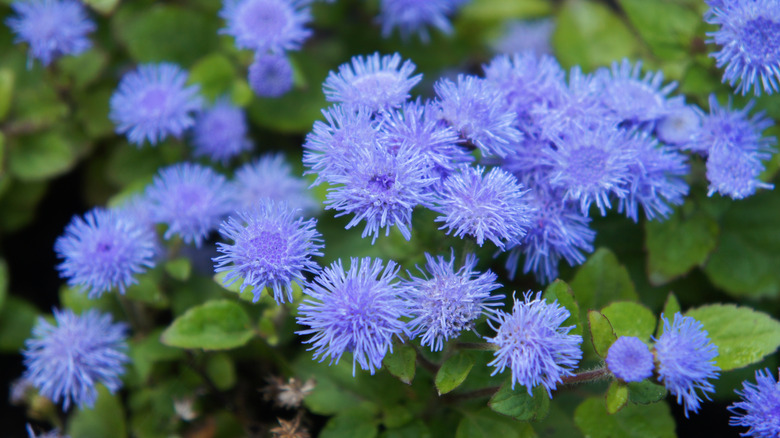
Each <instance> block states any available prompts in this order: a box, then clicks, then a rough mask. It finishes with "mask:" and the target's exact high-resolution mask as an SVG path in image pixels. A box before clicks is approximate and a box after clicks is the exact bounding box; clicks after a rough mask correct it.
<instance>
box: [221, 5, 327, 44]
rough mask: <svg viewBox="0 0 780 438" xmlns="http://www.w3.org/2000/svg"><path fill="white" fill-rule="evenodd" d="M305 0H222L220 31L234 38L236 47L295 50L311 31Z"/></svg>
mask: <svg viewBox="0 0 780 438" xmlns="http://www.w3.org/2000/svg"><path fill="white" fill-rule="evenodd" d="M308 3H309V0H224V1H223V2H222V10H220V11H219V16H220V17H222V18H223V19H224V20H225V22H226V23H227V27H226V28H224V29H222V30H220V31H219V32H220V33H222V34H226V35H230V36H232V37H233V38H235V39H236V47H238V48H239V49H250V50H255V51H257V52H273V53H283V52H284V51H286V50H298V49H300V48H301V44H303V42H304V41H305V40H306V38H308V37H309V35H311V30H309V29H307V28H306V27H305V26H306V24H307V23H308V22H309V21H311V14H310V12H309V8H308V6H307V5H308Z"/></svg>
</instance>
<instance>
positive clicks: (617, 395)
mask: <svg viewBox="0 0 780 438" xmlns="http://www.w3.org/2000/svg"><path fill="white" fill-rule="evenodd" d="M605 397H606V406H607V413H608V414H614V413H616V412H618V411H619V410H621V409H623V407H625V406H626V403H628V385H626V384H625V383H623V382H620V381H618V380H613V381H612V383H610V384H609V388H607V394H606V396H605Z"/></svg>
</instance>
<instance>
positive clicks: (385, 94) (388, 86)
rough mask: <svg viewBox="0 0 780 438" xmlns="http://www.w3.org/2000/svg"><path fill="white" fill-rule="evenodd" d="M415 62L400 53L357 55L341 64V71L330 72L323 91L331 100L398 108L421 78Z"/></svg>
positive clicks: (371, 108) (356, 105)
mask: <svg viewBox="0 0 780 438" xmlns="http://www.w3.org/2000/svg"><path fill="white" fill-rule="evenodd" d="M414 69H415V65H414V63H413V62H412V61H410V60H408V59H407V60H406V61H404V62H403V64H401V55H399V54H398V53H393V54H392V55H384V56H380V55H379V52H377V53H374V54H373V55H368V56H366V57H365V58H364V57H362V56H354V57H353V58H352V62H351V64H350V63H346V64H342V65H340V66H339V71H338V73H336V72H334V71H331V72H330V73H329V74H328V77H327V79H325V82H324V83H323V84H322V91H323V92H324V93H325V98H326V99H327V100H328V101H329V102H338V103H342V104H344V105H345V106H347V107H350V108H356V107H361V106H363V107H366V108H368V109H369V110H371V111H379V110H381V109H385V108H391V107H396V106H398V105H400V104H401V103H403V102H404V101H405V100H406V99H408V98H409V91H410V90H411V89H412V88H413V87H414V86H415V85H417V83H418V82H420V80H421V79H422V75H414V76H412V73H414Z"/></svg>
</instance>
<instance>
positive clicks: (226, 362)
mask: <svg viewBox="0 0 780 438" xmlns="http://www.w3.org/2000/svg"><path fill="white" fill-rule="evenodd" d="M206 374H207V375H208V376H209V379H211V381H212V382H213V383H214V386H216V387H217V389H219V390H221V391H227V390H228V389H230V388H232V387H233V386H235V384H236V367H235V365H233V359H231V358H230V356H228V355H227V354H225V353H218V354H214V355H212V356H210V357H209V358H208V361H207V362H206Z"/></svg>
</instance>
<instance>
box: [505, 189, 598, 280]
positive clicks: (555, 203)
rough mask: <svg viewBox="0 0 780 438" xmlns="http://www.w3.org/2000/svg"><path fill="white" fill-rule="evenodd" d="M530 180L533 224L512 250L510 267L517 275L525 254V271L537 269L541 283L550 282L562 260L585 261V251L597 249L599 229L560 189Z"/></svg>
mask: <svg viewBox="0 0 780 438" xmlns="http://www.w3.org/2000/svg"><path fill="white" fill-rule="evenodd" d="M526 181H527V182H528V186H529V187H530V188H531V190H530V191H529V192H528V194H527V195H526V196H527V199H528V203H529V205H530V210H529V217H528V223H529V226H528V230H527V232H526V235H525V237H523V238H522V240H520V242H519V244H518V245H517V246H514V247H512V249H511V250H510V251H509V257H507V261H506V269H507V271H509V278H514V277H515V274H516V273H517V268H518V266H519V264H520V256H523V257H524V259H525V260H524V262H523V273H525V274H527V273H529V272H533V273H534V275H535V276H536V280H537V281H538V282H539V283H541V284H547V283H549V282H551V281H552V280H555V279H556V278H557V277H558V263H559V262H560V260H561V259H564V260H566V262H567V263H568V264H569V265H570V266H576V265H580V264H582V263H584V262H585V255H584V254H583V253H591V252H593V241H594V239H595V238H596V232H595V231H593V230H592V229H591V228H590V227H589V226H588V224H589V223H590V218H589V217H588V216H587V215H586V214H583V213H582V212H581V211H580V209H579V208H577V206H576V205H574V204H572V203H571V202H566V201H563V194H562V193H561V192H560V190H555V189H552V188H550V187H548V186H547V185H545V184H539V183H534V182H533V181H531V180H526Z"/></svg>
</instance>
